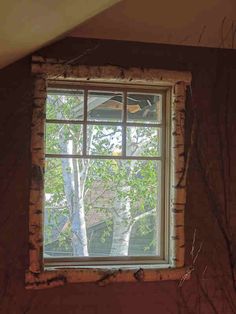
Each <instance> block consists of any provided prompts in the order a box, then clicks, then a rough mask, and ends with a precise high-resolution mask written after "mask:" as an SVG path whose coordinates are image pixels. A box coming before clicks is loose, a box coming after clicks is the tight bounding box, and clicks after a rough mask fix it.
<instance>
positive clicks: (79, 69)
mask: <svg viewBox="0 0 236 314" xmlns="http://www.w3.org/2000/svg"><path fill="white" fill-rule="evenodd" d="M32 61H33V62H32V73H33V79H34V91H33V117H32V138H31V158H32V168H31V186H30V203H29V269H28V271H27V272H26V288H27V289H42V288H49V287H55V286H61V285H64V284H65V283H67V282H71V283H77V282H97V283H98V284H99V285H104V284H107V283H109V282H121V281H128V282H133V281H158V280H177V279H181V278H183V277H184V278H188V276H189V274H190V272H189V270H188V269H187V268H184V208H185V199H186V190H185V187H186V182H185V180H186V173H187V169H186V165H187V163H186V161H185V155H184V118H185V90H186V86H187V85H189V84H190V83H191V74H190V73H189V72H176V71H167V70H156V69H139V68H130V69H123V68H120V67H114V66H103V67H99V66H93V67H88V66H81V65H76V66H74V65H68V64H66V63H65V62H64V61H61V60H54V59H44V58H42V57H39V56H34V57H33V59H32ZM47 79H61V80H68V79H73V80H88V79H89V80H96V81H98V80H103V81H104V80H109V81H110V80H112V81H113V82H123V83H131V82H132V83H136V84H137V83H143V84H147V83H148V84H149V85H159V86H160V85H164V86H171V87H172V95H171V96H172V97H171V169H170V174H171V175H170V178H171V179H170V181H171V182H170V187H171V188H170V207H171V208H170V219H171V224H170V225H171V230H170V234H171V258H172V261H170V263H171V266H172V268H167V269H153V268H150V269H146V268H145V269H141V268H140V269H138V268H136V269H130V270H129V269H127V268H126V269H101V268H97V269H96V268H86V269H81V268H77V269H76V268H71V269H63V268H58V269H52V270H44V269H43V230H42V227H43V226H42V222H43V195H44V187H43V181H44V178H43V177H44V176H43V174H44V125H45V102H46V96H47Z"/></svg>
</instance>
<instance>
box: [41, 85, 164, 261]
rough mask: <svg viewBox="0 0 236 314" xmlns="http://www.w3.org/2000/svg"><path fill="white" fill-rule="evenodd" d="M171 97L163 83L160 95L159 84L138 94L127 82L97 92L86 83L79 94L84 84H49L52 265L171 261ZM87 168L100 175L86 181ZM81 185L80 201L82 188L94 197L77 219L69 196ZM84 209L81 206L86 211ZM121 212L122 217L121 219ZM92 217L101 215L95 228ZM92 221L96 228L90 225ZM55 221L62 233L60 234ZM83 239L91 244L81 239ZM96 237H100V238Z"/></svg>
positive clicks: (47, 249)
mask: <svg viewBox="0 0 236 314" xmlns="http://www.w3.org/2000/svg"><path fill="white" fill-rule="evenodd" d="M117 89H118V90H117ZM71 94H72V95H73V97H74V98H71ZM81 95H83V97H81ZM135 97H136V98H135ZM166 97H167V93H166V91H164V90H163V89H158V88H157V89H156V91H155V92H154V91H153V89H151V90H150V91H149V92H148V91H147V90H146V89H145V92H142V88H139V91H138V92H137V91H135V92H134V91H132V89H129V88H127V87H126V86H123V87H121V86H119V87H118V88H114V89H113V90H111V89H110V88H109V87H108V88H107V86H106V85H105V84H104V85H103V86H102V87H101V86H100V90H97V88H96V85H95V86H82V85H79V86H78V95H76V88H74V89H71V87H70V86H69V85H68V87H67V88H63V89H60V88H58V87H56V88H55V86H54V87H49V88H48V98H47V106H46V108H47V110H46V113H47V115H46V143H47V145H46V157H47V159H46V175H45V227H44V235H45V241H44V255H45V263H46V264H47V265H48V266H49V265H55V264H57V262H58V263H59V264H60V263H63V261H64V262H65V263H68V265H70V263H73V264H76V265H103V264H104V265H108V264H111V265H115V264H127V265H130V264H139V265H140V264H142V265H145V264H149V265H150V264H153V263H154V264H155V263H164V262H168V256H169V244H168V243H169V237H168V234H167V231H168V230H167V229H168V225H169V223H168V213H167V212H166V208H165V201H164V199H165V198H168V194H167V193H165V187H166V183H167V180H168V178H167V176H166V174H165V172H166V167H168V165H166V162H165V160H166V158H165V155H166V151H167V153H168V149H167V147H166V142H167V139H166V137H167V136H168V132H166V130H165V127H166V121H165V120H166V111H168V112H169V110H168V109H169V108H168V106H167V104H168V102H166V101H165V100H166ZM60 98H62V100H60ZM67 99H68V107H67V104H66V100H67ZM75 99H76V103H75V105H74V103H73V100H75ZM53 104H54V108H53ZM77 107H79V110H78V109H77ZM81 108H83V111H81ZM53 111H54V113H53ZM71 111H73V112H75V113H76V115H75V117H76V118H78V116H79V117H80V119H81V117H84V119H81V120H79V119H74V117H73V114H72V113H71ZM78 111H79V115H78ZM139 111H140V113H139ZM48 113H49V114H48ZM138 113H139V115H138ZM161 113H162V116H161ZM48 117H49V118H48ZM51 117H52V118H51ZM55 117H56V119H55ZM68 117H70V119H68ZM51 132H52V133H51ZM55 138H56V139H55ZM53 141H54V142H53ZM52 144H53V145H52ZM51 146H52V147H53V149H52V147H51ZM86 165H87V168H86ZM88 165H89V166H88ZM91 165H92V166H91ZM82 168H84V169H85V171H86V169H88V168H90V169H89V170H87V172H88V173H89V174H87V175H91V177H94V174H96V178H95V179H94V178H92V179H91V177H90V178H89V177H88V176H87V177H86V180H87V181H88V183H85V182H82V183H81V181H82V179H81V178H80V175H79V174H78V171H81V169H82ZM66 169H67V170H68V172H70V173H69V174H68V173H67V174H66ZM72 169H73V170H72ZM75 172H76V175H75ZM82 172H83V170H82ZM167 172H168V171H167ZM130 173H131V174H130ZM63 177H64V178H63ZM65 177H66V178H65ZM72 177H73V178H72ZM75 177H77V178H79V180H78V179H75ZM59 178H60V179H59ZM115 178H116V180H115ZM68 180H71V182H70V183H69V181H68ZM75 180H76V181H80V183H79V182H75ZM58 181H59V182H58ZM63 181H64V183H63ZM90 181H93V183H91V182H90ZM65 182H67V183H65ZM65 184H67V187H66V186H65ZM73 184H74V185H77V190H78V191H77V196H76V197H77V198H78V197H79V196H78V193H80V191H79V190H84V189H86V188H87V196H86V197H82V198H83V200H82V202H83V205H82V207H83V208H82V212H83V213H82V216H80V217H77V218H71V217H72V216H75V215H76V213H75V212H73V209H72V207H73V205H72V204H71V205H68V204H69V202H70V201H68V199H69V198H68V195H66V190H68V189H69V188H70V189H72V190H73V187H72V185H73ZM78 184H80V185H81V186H80V187H78ZM57 185H60V187H57ZM89 185H90V188H88V186H89ZM103 185H104V187H103ZM69 186H70V187H69ZM54 187H57V189H58V190H57V193H53V188H54ZM98 189H99V190H101V191H98ZM88 191H89V192H88ZM63 193H64V195H63ZM73 193H75V190H74V192H73ZM96 193H97V194H98V195H100V199H99V196H97V195H96ZM55 194H57V195H55ZM67 194H68V191H67ZM109 194H110V195H109ZM58 195H59V198H60V200H58ZM76 197H75V196H74V202H76V200H75V198H76ZM80 197H81V196H80ZM161 199H163V201H162V202H161ZM91 202H93V203H94V204H93V205H91ZM99 202H100V204H99ZM77 203H78V202H77ZM115 204H116V205H115ZM95 205H96V206H95ZM121 205H122V206H123V208H122V209H121ZM151 205H152V206H151ZM50 206H51V207H50ZM74 206H75V205H74ZM78 206H79V205H78V204H77V209H78V208H81V207H78ZM112 206H113V208H114V212H112V210H111V208H112ZM119 206H120V208H119ZM96 207H97V209H96ZM126 207H129V210H126V209H125V208H126ZM91 208H92V211H91ZM108 208H109V209H108ZM80 210H81V209H80ZM115 211H118V216H119V215H120V216H121V218H122V219H120V218H119V217H118V218H117V217H116V216H117V214H115ZM77 216H79V215H77ZM94 216H95V217H94ZM91 217H93V219H94V220H95V221H96V220H97V221H96V223H95V224H94V225H92V223H91ZM53 219H54V222H53ZM76 219H77V222H76ZM81 219H82V221H83V225H84V227H81V228H80V230H79V231H78V228H77V230H76V224H77V225H78V224H80V223H81ZM90 224H91V226H90V228H88V227H86V226H89V225H90ZM99 224H100V225H101V224H103V225H104V226H103V229H102V231H101V230H100V231H99V228H98V227H99V226H98V225H99ZM53 225H54V227H53ZM55 225H56V226H57V229H59V230H57V231H55ZM73 228H74V230H73ZM93 229H94V230H93ZM100 229H101V228H100ZM119 229H120V230H119ZM127 229H129V230H128V231H127ZM61 230H63V232H62V231H61ZM76 232H77V234H78V232H79V237H77V240H76V239H73V238H75V236H74V235H75V234H76ZM99 232H100V233H99ZM94 233H95V235H96V236H94ZM50 234H51V243H49V242H50V241H49V238H50ZM58 234H59V236H58ZM121 234H123V236H122V237H121V236H120V235H121ZM124 234H125V236H124ZM140 234H141V235H146V238H145V237H144V236H140ZM114 235H115V236H114ZM82 236H83V237H85V239H84V240H85V242H86V245H82V244H81V243H83V241H81V240H79V241H78V238H79V239H81V237H82ZM109 237H110V238H109ZM119 237H120V238H119ZM59 238H60V239H59ZM91 238H94V239H96V240H95V242H94V241H91ZM107 238H109V240H107ZM68 239H69V240H68ZM52 240H53V241H52ZM96 241H97V242H96ZM102 241H103V242H104V243H105V244H104V245H102ZM119 241H120V242H119ZM122 241H123V244H121V243H122ZM127 241H128V245H127ZM52 242H54V246H53V245H52ZM56 242H58V243H57V249H56V250H55V243H56ZM66 242H67V245H65V243H66ZM69 242H70V244H71V245H68V243H69ZM76 246H77V247H79V249H78V250H77V249H76V248H75V247H76ZM60 247H61V249H60ZM140 247H141V249H140ZM135 248H136V250H135ZM63 250H64V251H63ZM70 257H71V258H70Z"/></svg>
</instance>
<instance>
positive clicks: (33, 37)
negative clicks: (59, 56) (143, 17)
mask: <svg viewBox="0 0 236 314" xmlns="http://www.w3.org/2000/svg"><path fill="white" fill-rule="evenodd" d="M118 1H120V0H99V1H98V0H0V68H2V67H4V66H6V65H8V64H10V63H11V62H13V61H15V60H17V59H20V58H21V57H23V56H25V55H27V54H29V53H31V52H33V51H34V50H37V49H38V48H41V47H42V46H44V45H46V44H48V43H51V42H52V41H55V40H56V39H58V38H59V37H60V36H63V35H65V34H66V33H67V32H68V31H70V30H71V29H73V28H74V27H75V26H77V25H79V24H80V23H82V22H84V21H85V20H87V19H88V18H91V17H92V16H94V15H96V14H97V13H99V12H101V11H103V10H104V9H106V8H108V7H109V6H111V5H113V4H114V3H116V2H118Z"/></svg>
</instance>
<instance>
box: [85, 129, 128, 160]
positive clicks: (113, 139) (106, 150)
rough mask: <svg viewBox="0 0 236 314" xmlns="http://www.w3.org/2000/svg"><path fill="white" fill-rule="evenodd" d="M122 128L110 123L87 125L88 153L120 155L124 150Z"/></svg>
mask: <svg viewBox="0 0 236 314" xmlns="http://www.w3.org/2000/svg"><path fill="white" fill-rule="evenodd" d="M121 130H122V128H121V126H110V125H88V126H87V154H89V155H104V156H119V155H121V151H122V132H121Z"/></svg>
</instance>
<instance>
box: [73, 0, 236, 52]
mask: <svg viewBox="0 0 236 314" xmlns="http://www.w3.org/2000/svg"><path fill="white" fill-rule="evenodd" d="M70 35H71V36H78V37H92V38H106V39H118V40H131V41H141V42H154V43H169V44H180V45H193V46H205V47H219V48H236V42H235V41H236V0H178V1H175V0H164V1H163V0H162V1H160V0H142V1H138V0H124V1H122V2H120V3H118V4H116V5H114V6H113V7H112V8H109V9H107V10H106V11H104V12H102V13H101V14H99V15H97V16H96V17H94V18H92V19H90V20H88V21H86V22H85V23H84V24H82V25H80V26H79V27H78V28H76V29H75V30H74V31H73V32H72V33H71V34H70Z"/></svg>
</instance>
